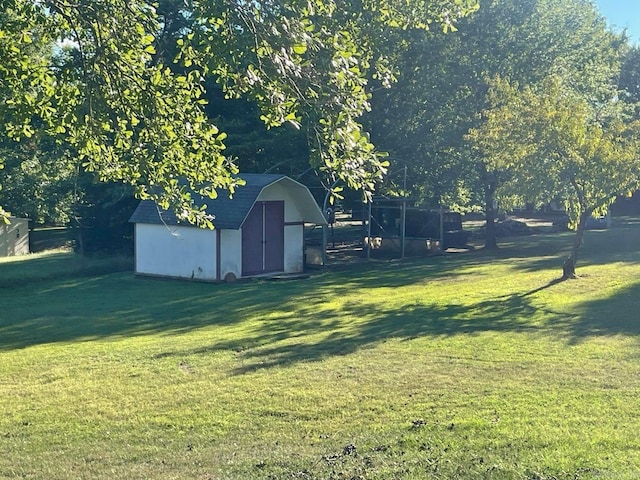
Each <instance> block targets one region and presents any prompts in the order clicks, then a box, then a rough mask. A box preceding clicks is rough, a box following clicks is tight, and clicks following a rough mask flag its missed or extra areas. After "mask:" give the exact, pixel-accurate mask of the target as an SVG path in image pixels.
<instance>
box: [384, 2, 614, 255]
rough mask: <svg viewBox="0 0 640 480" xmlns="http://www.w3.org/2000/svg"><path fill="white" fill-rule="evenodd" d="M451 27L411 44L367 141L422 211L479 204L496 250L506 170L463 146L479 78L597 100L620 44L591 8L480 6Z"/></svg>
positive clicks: (483, 88)
mask: <svg viewBox="0 0 640 480" xmlns="http://www.w3.org/2000/svg"><path fill="white" fill-rule="evenodd" d="M458 26H459V32H458V34H456V35H452V36H450V38H447V39H446V41H445V39H444V38H443V37H442V36H441V35H438V34H435V32H431V33H429V32H426V33H415V34H414V35H413V37H411V38H410V41H409V43H408V45H407V53H406V55H404V56H403V57H402V58H401V61H400V65H402V70H401V72H400V75H399V83H398V85H397V86H396V88H394V89H392V90H389V91H388V92H381V94H380V95H379V97H378V98H374V110H373V112H372V113H373V114H374V116H373V119H372V123H374V125H375V124H376V123H377V124H378V125H383V128H375V127H374V133H375V135H374V137H373V138H374V141H375V142H376V143H377V144H378V145H380V147H381V148H384V149H387V150H389V151H390V152H391V154H392V156H391V158H394V156H395V157H399V158H400V159H401V160H402V161H403V162H404V163H406V164H408V165H409V167H410V170H411V169H412V170H413V174H412V175H410V178H415V179H416V180H417V181H418V182H419V183H418V184H417V185H416V187H415V188H414V192H412V193H414V194H416V193H417V194H419V195H424V196H426V197H427V198H426V199H425V201H426V203H428V202H429V201H431V202H433V203H445V202H446V203H449V204H465V203H467V202H474V201H475V202H478V201H479V202H481V203H483V205H484V211H485V214H486V220H487V240H486V245H487V247H495V246H496V236H495V229H494V220H495V218H496V214H497V212H496V210H495V208H494V207H495V205H496V203H497V200H498V197H499V194H500V185H501V184H502V183H503V182H504V181H505V177H504V174H505V172H501V171H498V170H496V169H494V168H491V166H489V165H488V164H487V162H486V161H485V160H486V159H484V158H483V157H482V156H478V152H477V151H474V150H471V149H470V148H469V145H468V142H467V141H466V139H465V135H466V133H467V131H468V130H469V128H473V127H475V126H478V125H479V123H480V122H481V121H482V118H481V116H480V114H481V112H482V111H483V110H484V109H485V108H487V107H488V106H489V105H490V99H489V98H488V97H487V92H488V83H487V82H488V80H489V79H491V78H494V77H495V76H502V77H504V78H510V79H512V80H513V81H517V82H519V83H520V84H523V85H524V84H531V83H535V82H539V81H540V80H541V79H542V78H544V77H545V76H546V75H548V74H549V73H550V72H554V71H555V72H559V73H563V74H566V76H567V77H570V78H572V79H573V87H574V88H576V89H577V90H579V91H591V92H593V93H594V94H597V92H598V91H599V89H600V88H601V86H603V85H607V84H608V83H609V82H610V80H611V78H612V76H613V75H614V74H615V72H616V68H617V64H618V61H619V60H618V51H619V48H620V45H622V44H623V43H624V39H623V38H622V37H620V36H616V35H614V34H613V33H611V32H610V31H609V30H608V29H607V26H606V21H605V20H604V19H603V18H602V17H601V16H600V15H599V14H598V12H597V9H596V8H595V6H594V4H593V2H592V1H590V0H578V1H576V0H488V1H486V2H483V4H482V7H481V8H480V10H479V11H478V12H477V13H476V14H474V15H471V16H469V17H467V18H465V19H462V20H461V21H460V22H459V25H458ZM407 99H410V101H408V100H407ZM380 118H381V120H378V119H380Z"/></svg>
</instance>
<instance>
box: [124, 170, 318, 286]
mask: <svg viewBox="0 0 640 480" xmlns="http://www.w3.org/2000/svg"><path fill="white" fill-rule="evenodd" d="M241 178H242V179H244V180H245V181H246V185H244V186H242V187H239V188H238V189H237V190H236V192H235V194H234V196H233V198H231V199H230V198H228V196H226V195H224V194H221V195H220V196H219V197H218V198H216V199H215V200H211V199H205V200H204V201H205V203H206V204H207V212H208V213H210V214H212V215H214V216H215V218H214V220H213V223H214V225H215V227H216V228H215V229H214V230H208V229H201V228H198V227H194V226H192V225H190V224H185V223H179V222H177V221H176V217H175V215H174V214H173V213H172V212H168V211H163V210H160V209H159V208H158V207H157V205H156V204H155V203H154V202H152V201H149V200H145V201H142V202H140V204H139V205H138V207H137V209H136V210H135V212H134V213H133V215H132V216H131V219H130V221H131V222H133V223H134V224H135V271H136V273H137V274H141V275H153V276H164V277H174V278H191V279H197V280H207V281H216V280H233V279H235V278H241V277H252V276H257V275H263V274H268V273H280V272H282V273H298V272H302V271H303V269H304V224H305V223H311V224H318V225H322V224H325V223H326V220H325V217H324V215H323V214H322V211H321V210H320V208H319V207H318V205H317V203H316V201H315V199H314V198H313V196H312V195H311V193H310V192H309V189H308V188H307V187H305V186H304V185H302V184H300V183H298V182H296V181H295V180H292V179H291V178H289V177H287V176H284V175H267V174H263V175H260V174H244V175H241Z"/></svg>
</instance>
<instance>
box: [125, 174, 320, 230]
mask: <svg viewBox="0 0 640 480" xmlns="http://www.w3.org/2000/svg"><path fill="white" fill-rule="evenodd" d="M238 177H239V178H241V179H243V180H244V181H245V182H246V183H245V185H243V186H240V187H238V188H236V191H235V193H234V194H233V197H232V198H229V196H228V195H226V194H225V192H221V193H220V195H219V196H218V197H217V198H215V199H210V198H203V197H199V198H198V200H197V203H199V204H206V205H207V213H209V214H211V215H213V216H214V219H213V224H214V225H215V227H216V228H220V229H231V230H238V229H240V228H241V227H242V224H243V223H244V220H245V219H246V218H247V215H248V214H249V212H250V211H251V208H253V205H254V204H255V202H256V200H257V199H258V197H259V196H260V194H261V193H262V191H263V190H264V189H265V188H267V187H269V186H271V185H273V184H275V183H278V182H282V183H283V184H284V186H285V187H286V188H287V189H289V190H290V191H291V192H292V194H293V196H295V197H296V198H297V199H298V200H299V202H300V204H299V205H298V207H299V208H300V210H301V212H302V214H303V216H304V221H305V222H308V223H316V224H324V223H326V220H325V217H324V215H323V214H322V211H321V210H320V208H319V207H318V205H317V203H316V201H315V199H314V198H313V196H312V195H311V193H310V192H309V189H308V188H307V187H305V186H304V185H302V184H301V183H298V182H296V181H295V180H293V179H291V178H289V177H287V176H286V175H280V174H266V173H265V174H257V173H245V174H242V175H238ZM129 221H130V222H132V223H150V224H165V225H177V224H179V222H178V221H177V219H176V216H175V214H174V213H173V212H172V211H167V210H162V209H160V208H159V207H158V206H157V205H156V203H155V202H154V201H152V200H143V201H141V202H140V204H139V205H138V208H136V210H135V212H133V215H132V216H131V218H130V219H129Z"/></svg>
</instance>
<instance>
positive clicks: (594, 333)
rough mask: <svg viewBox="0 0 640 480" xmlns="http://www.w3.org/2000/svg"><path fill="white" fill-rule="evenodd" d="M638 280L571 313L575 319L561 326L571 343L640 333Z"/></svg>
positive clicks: (639, 285)
mask: <svg viewBox="0 0 640 480" xmlns="http://www.w3.org/2000/svg"><path fill="white" fill-rule="evenodd" d="M639 311H640V282H639V283H636V284H634V285H631V286H629V287H627V288H624V289H622V290H620V291H618V292H617V293H615V294H614V295H613V296H611V297H608V298H604V299H598V300H594V301H592V302H586V303H583V304H582V305H580V306H579V307H578V308H577V309H576V312H575V319H574V320H573V321H571V322H568V323H566V324H565V325H559V326H561V327H564V328H566V329H567V331H568V333H569V335H570V337H571V343H572V344H577V343H581V342H583V341H585V340H587V339H588V338H592V337H603V336H617V335H622V336H630V337H639V336H640V317H639V316H638V312H639Z"/></svg>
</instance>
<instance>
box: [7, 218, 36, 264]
mask: <svg viewBox="0 0 640 480" xmlns="http://www.w3.org/2000/svg"><path fill="white" fill-rule="evenodd" d="M9 220H10V223H9V224H8V225H7V224H5V223H4V221H2V220H1V219H0V257H13V256H14V255H26V254H27V253H29V220H28V219H26V218H16V217H10V219H9Z"/></svg>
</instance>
